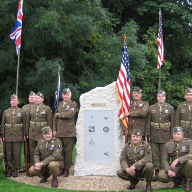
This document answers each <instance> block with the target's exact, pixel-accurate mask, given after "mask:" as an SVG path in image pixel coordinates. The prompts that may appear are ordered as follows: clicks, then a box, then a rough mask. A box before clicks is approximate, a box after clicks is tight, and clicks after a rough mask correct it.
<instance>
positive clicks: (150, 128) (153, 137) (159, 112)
mask: <svg viewBox="0 0 192 192" xmlns="http://www.w3.org/2000/svg"><path fill="white" fill-rule="evenodd" d="M165 100H166V92H165V91H164V90H159V91H158V94H157V101H158V102H157V103H156V104H154V105H152V106H150V107H149V113H148V119H147V128H146V130H147V131H146V132H147V133H148V134H149V137H150V138H149V140H150V145H151V151H152V162H153V164H154V168H155V176H154V177H153V180H152V181H156V180H157V175H158V173H159V170H161V169H163V162H162V161H163V152H164V148H165V143H167V142H168V141H170V139H171V138H172V132H173V128H174V123H175V111H174V108H173V107H172V106H171V105H170V104H168V103H165Z"/></svg>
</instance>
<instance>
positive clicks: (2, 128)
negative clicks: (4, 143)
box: [1, 111, 6, 137]
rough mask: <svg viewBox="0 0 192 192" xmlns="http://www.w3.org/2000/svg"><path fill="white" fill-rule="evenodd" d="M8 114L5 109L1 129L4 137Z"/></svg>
mask: <svg viewBox="0 0 192 192" xmlns="http://www.w3.org/2000/svg"><path fill="white" fill-rule="evenodd" d="M5 116H6V111H4V113H3V117H2V122H1V131H2V137H5V135H4V134H5V118H6V117H5Z"/></svg>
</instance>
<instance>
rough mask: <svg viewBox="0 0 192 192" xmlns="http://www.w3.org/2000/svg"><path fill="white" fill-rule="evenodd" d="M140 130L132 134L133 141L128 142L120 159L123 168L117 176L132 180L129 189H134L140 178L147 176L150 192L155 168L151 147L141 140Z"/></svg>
mask: <svg viewBox="0 0 192 192" xmlns="http://www.w3.org/2000/svg"><path fill="white" fill-rule="evenodd" d="M141 140H142V136H141V133H140V131H138V130H136V129H134V130H133V132H132V135H131V141H130V142H128V143H127V144H126V145H125V147H124V149H123V154H122V156H121V159H120V163H121V168H122V169H120V170H118V171H117V176H118V177H120V178H121V179H124V180H128V181H130V185H129V187H127V189H134V188H135V186H136V185H137V184H138V182H139V180H138V178H143V177H144V178H145V179H146V181H147V184H146V191H147V192H150V191H152V189H151V180H152V178H153V174H154V169H153V167H154V166H153V164H152V163H151V149H150V147H149V146H148V144H147V143H146V142H145V141H141Z"/></svg>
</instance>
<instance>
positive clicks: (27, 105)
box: [22, 104, 36, 113]
mask: <svg viewBox="0 0 192 192" xmlns="http://www.w3.org/2000/svg"><path fill="white" fill-rule="evenodd" d="M32 106H36V104H33V105H32V104H26V105H23V107H22V109H23V110H24V111H26V113H27V111H28V110H29V108H31V107H32Z"/></svg>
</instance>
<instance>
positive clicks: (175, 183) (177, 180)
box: [173, 178, 182, 188]
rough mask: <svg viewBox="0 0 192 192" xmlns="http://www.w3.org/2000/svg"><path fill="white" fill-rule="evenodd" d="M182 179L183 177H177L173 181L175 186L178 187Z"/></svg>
mask: <svg viewBox="0 0 192 192" xmlns="http://www.w3.org/2000/svg"><path fill="white" fill-rule="evenodd" d="M181 181H182V179H178V178H175V179H174V180H173V182H174V185H173V188H178V187H179V185H180V184H181Z"/></svg>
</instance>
